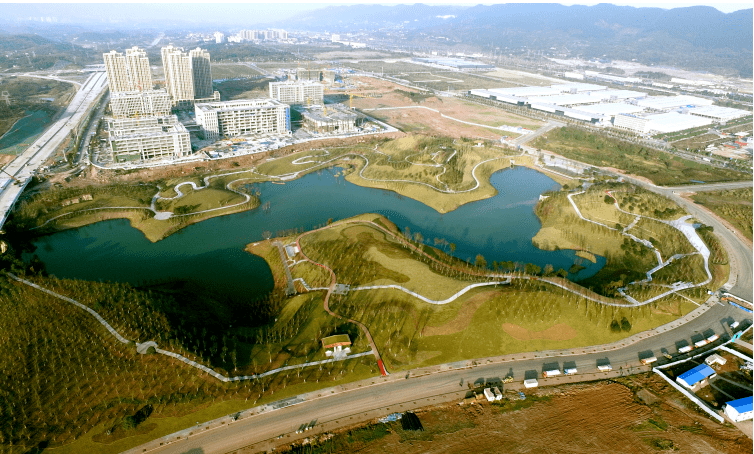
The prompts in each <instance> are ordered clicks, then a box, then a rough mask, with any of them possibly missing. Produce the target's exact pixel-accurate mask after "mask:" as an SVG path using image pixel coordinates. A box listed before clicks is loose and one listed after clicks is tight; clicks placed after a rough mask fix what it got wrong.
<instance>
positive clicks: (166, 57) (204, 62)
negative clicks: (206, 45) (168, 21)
mask: <svg viewBox="0 0 754 454" xmlns="http://www.w3.org/2000/svg"><path fill="white" fill-rule="evenodd" d="M161 54H162V67H163V70H164V72H165V87H166V89H167V91H168V94H170V99H171V100H172V102H173V106H175V107H190V106H191V105H193V104H194V103H195V102H206V101H217V100H219V99H220V98H219V93H215V92H213V91H212V68H211V66H210V58H209V52H207V51H206V50H203V49H200V48H198V47H197V48H196V49H193V50H190V51H189V52H188V53H187V52H184V51H183V49H182V48H179V47H173V46H167V47H163V48H162V51H161Z"/></svg>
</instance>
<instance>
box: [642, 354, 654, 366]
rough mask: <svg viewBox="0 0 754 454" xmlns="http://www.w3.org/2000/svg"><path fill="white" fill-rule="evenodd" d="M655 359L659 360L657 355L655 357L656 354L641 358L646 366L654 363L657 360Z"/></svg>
mask: <svg viewBox="0 0 754 454" xmlns="http://www.w3.org/2000/svg"><path fill="white" fill-rule="evenodd" d="M655 361H657V357H655V356H648V357H646V358H642V359H641V363H642V364H643V365H645V366H646V365H647V364H652V363H653V362H655Z"/></svg>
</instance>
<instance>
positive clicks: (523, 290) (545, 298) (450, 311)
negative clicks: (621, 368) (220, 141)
mask: <svg viewBox="0 0 754 454" xmlns="http://www.w3.org/2000/svg"><path fill="white" fill-rule="evenodd" d="M300 244H301V246H302V248H303V249H304V252H306V253H307V255H309V256H310V257H311V258H312V259H313V260H316V261H320V262H323V263H325V264H326V265H328V266H329V267H331V268H332V269H333V270H334V271H335V273H336V276H338V282H343V283H349V284H351V285H352V286H353V285H357V284H358V285H364V284H366V283H377V282H379V283H384V284H387V283H394V284H398V285H401V286H404V287H408V288H411V289H412V290H414V291H416V292H418V293H420V294H422V295H424V296H428V297H433V295H436V296H435V298H439V297H441V296H444V295H442V294H441V292H439V291H438V290H439V289H440V288H441V286H443V285H450V287H445V291H446V292H448V293H450V292H452V291H453V290H455V289H456V288H459V287H465V286H466V285H468V284H469V283H470V282H471V281H472V280H477V279H478V278H472V279H469V278H468V277H466V278H465V279H462V280H459V279H460V277H457V276H455V275H454V276H447V275H442V274H438V273H437V272H436V271H434V270H432V269H430V268H429V267H428V266H427V265H426V264H425V263H423V262H421V261H419V260H417V257H416V256H415V255H412V254H411V253H410V252H408V250H407V249H405V248H403V247H402V246H400V245H399V244H397V243H395V242H394V241H393V240H391V239H390V238H389V237H387V236H386V235H385V234H383V233H380V232H377V231H376V230H375V229H373V228H371V227H368V226H363V225H358V226H353V225H347V224H340V225H338V224H336V225H335V226H334V227H332V228H330V229H327V230H323V231H319V232H315V233H313V234H310V235H306V236H304V237H303V238H302V240H301V242H300ZM384 257H388V258H390V261H389V262H388V261H385V260H384ZM375 277H376V278H377V279H375ZM452 281H456V283H453V284H451V282H452ZM444 282H447V284H444ZM330 307H331V309H333V310H334V311H336V312H337V313H339V314H341V315H344V316H347V317H350V318H354V319H356V320H359V321H361V322H363V323H364V324H366V325H367V327H368V328H369V330H370V332H371V333H372V335H373V336H374V338H375V342H376V343H377V345H378V346H379V347H380V353H381V355H382V356H383V359H385V360H386V361H387V364H388V367H389V368H390V369H391V370H396V371H397V370H403V369H409V368H414V367H419V366H426V365H431V364H439V363H444V362H452V361H457V360H461V359H468V358H477V357H485V356H496V355H502V354H507V353H513V352H523V351H534V350H543V349H555V348H568V347H575V346H582V345H584V346H585V345H592V344H601V343H608V342H612V341H615V340H618V339H621V338H623V337H626V336H628V335H629V333H625V332H621V333H613V332H611V331H610V323H611V322H612V320H613V319H618V320H620V319H621V318H622V317H624V316H625V317H626V318H628V319H629V321H630V322H631V324H632V325H633V326H634V329H632V332H638V331H642V330H646V329H649V328H652V327H655V326H658V325H660V324H663V323H667V322H669V321H671V320H673V319H675V318H677V317H679V316H681V315H683V314H686V313H688V312H689V311H690V310H692V309H693V308H694V307H696V306H695V305H694V304H692V303H690V302H688V301H686V300H683V299H680V298H677V299H667V300H666V301H663V302H659V303H657V304H652V305H649V306H645V307H642V308H636V309H629V308H612V307H608V306H603V305H599V304H596V303H592V302H589V301H587V300H585V299H583V298H581V297H578V296H575V295H573V294H571V293H565V292H563V291H561V290H558V289H556V288H554V287H551V286H549V285H548V284H545V283H537V282H533V281H531V282H524V283H522V281H514V284H513V285H510V286H498V287H497V288H494V287H486V288H478V289H474V290H472V291H470V292H468V293H466V294H464V295H463V296H461V297H460V298H458V299H456V300H455V301H453V302H451V303H448V304H446V305H441V306H437V305H431V304H427V303H424V302H422V301H421V300H418V299H417V298H414V297H412V296H410V295H408V294H406V293H403V292H401V291H398V290H393V289H379V290H361V291H351V292H349V293H348V294H347V295H343V296H341V295H334V296H333V297H332V298H331V300H330Z"/></svg>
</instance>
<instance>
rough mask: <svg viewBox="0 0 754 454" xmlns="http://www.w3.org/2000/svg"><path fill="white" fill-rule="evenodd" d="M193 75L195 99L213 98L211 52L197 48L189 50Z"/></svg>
mask: <svg viewBox="0 0 754 454" xmlns="http://www.w3.org/2000/svg"><path fill="white" fill-rule="evenodd" d="M189 57H190V59H191V75H192V77H193V78H194V99H207V98H212V67H211V66H210V62H209V52H207V51H206V50H203V49H200V48H198V47H197V48H196V49H193V50H191V51H189Z"/></svg>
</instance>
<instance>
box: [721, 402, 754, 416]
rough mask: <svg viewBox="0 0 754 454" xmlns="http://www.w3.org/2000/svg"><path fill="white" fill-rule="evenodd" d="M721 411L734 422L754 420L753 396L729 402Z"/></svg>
mask: <svg viewBox="0 0 754 454" xmlns="http://www.w3.org/2000/svg"><path fill="white" fill-rule="evenodd" d="M723 411H725V415H726V416H727V417H729V418H730V419H731V420H733V421H734V422H741V421H746V420H747V419H752V418H754V396H749V397H744V398H743V399H736V400H731V401H730V402H727V403H726V404H725V408H724V409H723Z"/></svg>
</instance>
